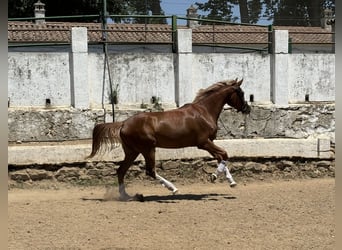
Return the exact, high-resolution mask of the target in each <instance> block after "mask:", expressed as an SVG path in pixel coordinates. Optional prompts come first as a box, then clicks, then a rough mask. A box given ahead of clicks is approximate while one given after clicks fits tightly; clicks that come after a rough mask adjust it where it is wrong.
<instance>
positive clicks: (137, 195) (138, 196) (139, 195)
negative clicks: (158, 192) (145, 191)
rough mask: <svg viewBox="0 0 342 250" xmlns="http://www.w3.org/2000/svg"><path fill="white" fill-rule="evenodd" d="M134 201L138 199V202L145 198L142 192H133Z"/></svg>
mask: <svg viewBox="0 0 342 250" xmlns="http://www.w3.org/2000/svg"><path fill="white" fill-rule="evenodd" d="M134 198H135V199H134V200H136V201H140V202H144V201H145V199H144V196H143V195H142V194H135V197H134Z"/></svg>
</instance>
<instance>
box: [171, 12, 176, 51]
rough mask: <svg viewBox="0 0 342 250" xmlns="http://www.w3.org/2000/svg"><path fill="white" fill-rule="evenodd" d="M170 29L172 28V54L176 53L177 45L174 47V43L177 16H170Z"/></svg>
mask: <svg viewBox="0 0 342 250" xmlns="http://www.w3.org/2000/svg"><path fill="white" fill-rule="evenodd" d="M171 27H172V52H173V53H176V52H177V45H176V41H177V33H176V31H177V16H176V15H172V23H171Z"/></svg>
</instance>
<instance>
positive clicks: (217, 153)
mask: <svg viewBox="0 0 342 250" xmlns="http://www.w3.org/2000/svg"><path fill="white" fill-rule="evenodd" d="M198 148H200V149H204V150H207V151H208V152H209V153H210V154H211V155H212V156H214V157H215V158H216V159H217V161H218V162H219V164H218V166H217V168H216V171H215V173H213V174H212V175H211V181H212V182H214V181H215V180H216V179H217V177H218V175H219V174H221V173H224V174H225V176H226V178H227V180H228V182H229V184H230V186H231V187H235V186H236V182H235V181H234V178H233V176H232V175H231V173H230V172H229V168H228V167H227V162H228V154H227V152H226V151H225V150H224V149H223V148H220V147H218V146H216V145H215V144H214V143H213V142H212V141H210V140H208V141H207V142H206V143H204V144H202V145H201V146H199V147H198Z"/></svg>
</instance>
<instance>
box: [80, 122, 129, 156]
mask: <svg viewBox="0 0 342 250" xmlns="http://www.w3.org/2000/svg"><path fill="white" fill-rule="evenodd" d="M122 125H123V122H113V123H101V124H97V125H96V126H95V127H94V129H93V145H92V151H91V153H90V155H89V156H88V157H86V159H88V158H92V157H94V156H95V155H96V154H97V153H98V152H99V151H100V150H101V149H102V148H103V147H105V149H107V150H110V149H111V148H112V146H113V145H116V144H118V143H121V137H120V130H121V127H122Z"/></svg>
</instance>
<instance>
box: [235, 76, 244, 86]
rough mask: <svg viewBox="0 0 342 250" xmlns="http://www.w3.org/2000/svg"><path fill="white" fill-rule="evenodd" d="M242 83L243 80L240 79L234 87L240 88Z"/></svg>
mask: <svg viewBox="0 0 342 250" xmlns="http://www.w3.org/2000/svg"><path fill="white" fill-rule="evenodd" d="M236 80H237V78H236ZM242 82H243V78H242V79H241V80H240V81H238V82H237V83H236V85H237V86H239V87H240V86H241V84H242Z"/></svg>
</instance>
